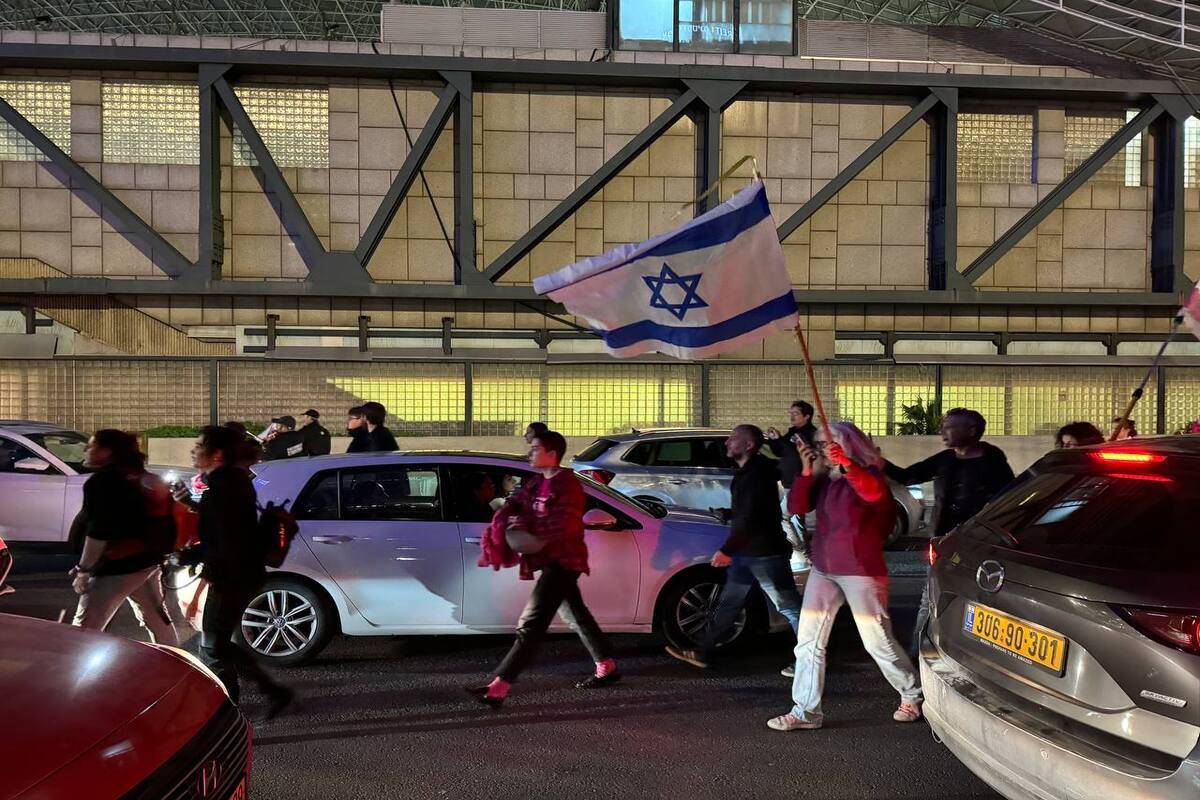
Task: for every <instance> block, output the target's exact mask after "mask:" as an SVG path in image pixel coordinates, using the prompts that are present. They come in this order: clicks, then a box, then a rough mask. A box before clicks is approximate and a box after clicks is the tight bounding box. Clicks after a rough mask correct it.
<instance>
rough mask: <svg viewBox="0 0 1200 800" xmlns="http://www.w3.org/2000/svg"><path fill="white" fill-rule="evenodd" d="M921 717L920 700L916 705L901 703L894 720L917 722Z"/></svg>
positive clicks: (893, 717) (893, 716)
mask: <svg viewBox="0 0 1200 800" xmlns="http://www.w3.org/2000/svg"><path fill="white" fill-rule="evenodd" d="M921 716H922V714H921V701H920V700H918V701H917V702H915V703H901V704H900V707H899V708H897V709H896V713H894V714H892V719H894V720H896V722H916V721H917V720H919V719H920V718H921Z"/></svg>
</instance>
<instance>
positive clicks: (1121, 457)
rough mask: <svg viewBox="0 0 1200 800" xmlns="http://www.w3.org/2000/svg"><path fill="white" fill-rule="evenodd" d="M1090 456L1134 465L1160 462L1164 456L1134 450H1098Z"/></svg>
mask: <svg viewBox="0 0 1200 800" xmlns="http://www.w3.org/2000/svg"><path fill="white" fill-rule="evenodd" d="M1090 455H1091V456H1092V458H1094V459H1096V460H1097V461H1101V462H1103V463H1105V464H1112V465H1114V466H1116V465H1118V464H1119V465H1122V466H1134V465H1141V464H1161V463H1162V462H1164V461H1166V460H1167V457H1166V456H1160V455H1158V454H1157V453H1140V452H1137V451H1134V450H1098V451H1096V452H1095V453H1091V454H1090Z"/></svg>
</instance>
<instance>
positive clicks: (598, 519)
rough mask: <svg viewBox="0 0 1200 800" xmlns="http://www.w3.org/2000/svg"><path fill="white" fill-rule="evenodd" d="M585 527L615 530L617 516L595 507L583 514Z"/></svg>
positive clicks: (596, 529) (598, 529)
mask: <svg viewBox="0 0 1200 800" xmlns="http://www.w3.org/2000/svg"><path fill="white" fill-rule="evenodd" d="M583 527H584V528H585V529H587V530H589V531H614V530H616V529H617V527H618V523H617V518H616V517H614V516H613V515H612V514H610V513H608V512H607V511H605V510H604V509H602V508H593V509H592V510H591V511H588V512H587V513H586V514H584V515H583Z"/></svg>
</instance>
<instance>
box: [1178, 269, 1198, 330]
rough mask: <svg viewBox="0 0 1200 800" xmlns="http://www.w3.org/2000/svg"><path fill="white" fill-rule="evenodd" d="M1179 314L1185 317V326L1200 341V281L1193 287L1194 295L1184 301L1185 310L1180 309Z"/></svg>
mask: <svg viewBox="0 0 1200 800" xmlns="http://www.w3.org/2000/svg"><path fill="white" fill-rule="evenodd" d="M1179 314H1180V316H1181V317H1183V324H1184V326H1185V327H1186V328H1187V329H1188V330H1189V331H1191V332H1192V335H1193V336H1195V337H1196V338H1197V339H1200V281H1198V282H1197V283H1196V285H1195V286H1193V287H1192V293H1191V294H1190V295H1188V298H1187V300H1186V301H1184V304H1183V308H1181V309H1179Z"/></svg>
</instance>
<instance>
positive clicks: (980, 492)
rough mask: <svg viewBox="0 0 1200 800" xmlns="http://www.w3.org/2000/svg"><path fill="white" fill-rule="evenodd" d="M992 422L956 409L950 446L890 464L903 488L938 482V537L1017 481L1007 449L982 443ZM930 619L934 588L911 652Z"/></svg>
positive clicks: (945, 431) (948, 421)
mask: <svg viewBox="0 0 1200 800" xmlns="http://www.w3.org/2000/svg"><path fill="white" fill-rule="evenodd" d="M986 428H987V420H985V419H984V418H983V415H982V414H980V413H979V412H978V411H974V410H972V409H969V408H952V409H950V410H949V411H947V412H946V415H945V416H944V417H943V418H942V431H941V432H942V443H943V444H945V445H946V449H945V450H943V451H942V452H940V453H938V454H937V455H933V456H930V457H929V458H927V459H925V460H924V461H918V462H917V463H916V464H913V465H912V466H910V467H907V468H901V467H897V466H896V465H895V464H893V463H891V462H890V461H888V462H886V471H887V476H888V477H889V478H891V479H892V480H894V481H896V482H897V483H899V484H901V485H903V486H911V485H912V484H915V483H925V482H927V481H933V517H932V519H931V520H930V524H931V526H932V527H933V535H934V536H935V537H938V536H944V535H945V534H947V533H949V532H950V531H952V530H954V529H955V528H956V527H958V526H959V525H960V524H961V523H963V522H966V521H967V520H968V519H970V518H971V517H973V516H975V515H976V514H977V513H979V511H980V510H981V509H982V508H983V507H984V506H985V505H987V503H988V501H989V500H991V499H992V498H993V497H995V496H996V495H997V494H999V493H1000V490H1001V489H1003V488H1004V487H1005V486H1007V485H1008V484H1009V482H1010V481H1012V479H1013V471H1012V467H1010V466H1009V465H1008V458H1007V457H1006V456H1005V455H1004V451H1003V450H1001V449H1000V448H999V447H996V446H995V445H991V444H988V443H987V442H984V441H981V440H982V439H983V432H984V430H985V429H986ZM928 622H929V586H928V584H926V586H925V591H924V592H922V594H921V606H920V608H919V609H918V610H917V623H916V626H915V627H914V628H913V638H912V643H911V644H910V646H909V650H910V652H911V653H912V654H913V655H914V656H915V655H916V654H917V653H918V652H919V650H920V646H921V632H922V631H924V629H925V625H926V623H928Z"/></svg>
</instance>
